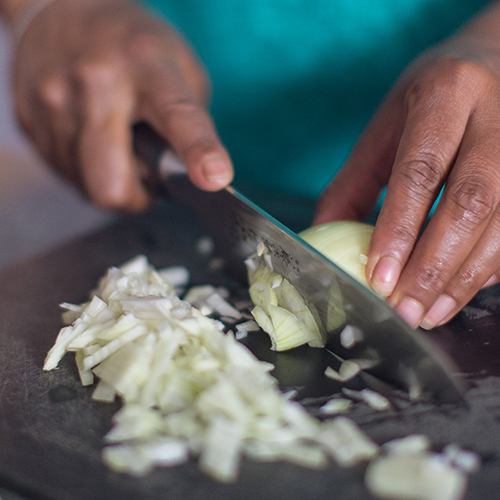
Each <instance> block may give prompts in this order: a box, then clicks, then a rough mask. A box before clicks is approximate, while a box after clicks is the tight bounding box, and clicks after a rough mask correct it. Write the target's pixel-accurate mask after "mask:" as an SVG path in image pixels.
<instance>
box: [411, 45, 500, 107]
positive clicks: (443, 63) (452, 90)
mask: <svg viewBox="0 0 500 500" xmlns="http://www.w3.org/2000/svg"><path fill="white" fill-rule="evenodd" d="M495 81H496V79H495V77H494V75H493V74H492V73H491V71H490V70H489V69H488V68H487V67H485V66H483V65H481V64H478V63H476V62H473V61H468V60H464V59H461V58H459V57H457V56H453V55H450V54H448V55H443V56H441V57H439V58H437V59H436V60H435V61H434V63H433V65H432V66H431V68H430V69H429V70H428V71H426V72H424V73H422V74H421V76H420V77H419V78H417V79H416V80H415V81H414V82H413V83H412V84H411V85H410V87H409V88H408V90H407V93H406V104H407V106H408V107H413V106H415V105H417V104H418V103H421V102H430V103H431V104H432V103H436V102H443V101H445V102H455V101H456V100H457V99H459V98H461V99H463V98H464V97H465V98H471V97H472V96H473V95H475V94H477V90H478V88H482V87H484V86H485V85H490V84H491V83H493V82H495Z"/></svg>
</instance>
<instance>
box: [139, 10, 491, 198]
mask: <svg viewBox="0 0 500 500" xmlns="http://www.w3.org/2000/svg"><path fill="white" fill-rule="evenodd" d="M143 3H146V4H147V5H148V6H149V7H150V8H151V9H153V11H155V12H156V13H158V14H159V15H160V16H163V17H164V18H165V19H168V20H169V21H171V22H172V23H173V24H174V25H176V26H177V27H178V28H179V30H180V31H181V32H182V33H184V35H185V36H186V38H187V39H188V40H189V41H190V43H191V45H192V46H193V47H194V48H195V50H196V52H197V53H198V54H199V56H200V57H201V59H202V61H203V63H204V64H205V66H206V68H207V69H208V73H209V75H210V78H211V81H212V85H213V102H212V107H211V112H212V115H213V117H214V120H215V123H216V126H217V128H218V130H219V133H220V135H221V137H222V140H223V142H224V143H225V145H226V147H227V148H228V150H229V152H230V154H231V156H232V158H233V161H234V164H235V169H236V178H235V184H236V185H237V186H238V187H240V188H241V189H243V190H245V189H249V188H260V189H267V190H270V191H273V192H287V193H293V194H298V195H303V196H306V197H309V198H316V197H317V196H318V195H319V193H320V192H321V190H322V189H323V188H324V187H325V186H326V184H327V183H328V182H329V181H330V179H331V178H332V177H333V176H334V175H335V173H336V172H337V171H338V170H339V168H340V167H341V166H342V164H343V162H344V161H345V159H346V157H347V156H348V154H349V151H350V149H351V148H352V146H353V145H354V143H355V141H356V139H357V138H358V137H359V135H360V133H361V132H362V131H363V128H364V127H365V125H366V124H367V122H368V120H369V119H370V117H371V116H372V114H373V113H374V111H375V110H376V108H377V106H378V105H379V104H380V102H381V101H382V99H383V97H384V95H385V94H386V93H387V92H388V90H389V89H390V87H391V86H392V85H393V84H394V82H395V80H396V79H397V77H398V76H399V75H400V73H401V72H402V71H403V70H404V68H405V67H406V66H407V65H408V64H409V63H410V62H411V60H412V59H413V58H415V57H416V56H417V55H418V54H419V53H420V52H421V51H422V50H424V49H426V48H428V47H430V46H431V45H433V44H435V43H436V42H438V41H439V40H442V39H443V38H445V37H447V36H449V35H450V34H451V33H453V31H455V30H456V29H458V28H459V27H460V26H461V25H462V24H463V23H464V22H465V21H466V20H468V19H469V18H471V17H472V16H473V15H474V14H476V13H477V12H478V11H479V10H480V8H481V7H483V6H484V5H486V4H487V3H489V2H488V1H487V0H143Z"/></svg>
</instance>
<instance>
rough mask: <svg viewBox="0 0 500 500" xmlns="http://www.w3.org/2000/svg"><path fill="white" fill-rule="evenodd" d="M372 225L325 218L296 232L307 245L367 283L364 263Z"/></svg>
mask: <svg viewBox="0 0 500 500" xmlns="http://www.w3.org/2000/svg"><path fill="white" fill-rule="evenodd" d="M373 229H374V227H373V226H371V225H370V224H364V223H362V222H356V221H338V222H327V223H326V224H322V225H320V226H313V227H310V228H309V229H306V230H305V231H302V232H301V233H299V236H300V237H301V238H302V239H303V240H305V241H306V242H307V243H309V245H311V246H312V247H313V248H315V249H316V250H317V251H318V252H321V253H322V254H323V255H324V256H325V257H327V258H328V259H330V260H331V261H332V262H334V263H335V264H336V265H337V266H339V267H340V268H341V269H343V270H344V271H345V272H346V273H348V274H350V275H351V276H352V277H353V278H355V279H356V280H358V281H359V282H360V283H362V284H363V285H365V286H366V287H369V285H368V281H367V280H366V274H365V264H364V262H363V261H364V260H366V256H367V255H368V249H369V246H370V239H371V236H372V233H373Z"/></svg>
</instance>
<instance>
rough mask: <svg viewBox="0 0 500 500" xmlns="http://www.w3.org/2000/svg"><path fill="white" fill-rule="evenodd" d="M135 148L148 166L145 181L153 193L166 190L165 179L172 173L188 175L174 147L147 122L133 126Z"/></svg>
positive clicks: (138, 155) (136, 152)
mask: <svg viewBox="0 0 500 500" xmlns="http://www.w3.org/2000/svg"><path fill="white" fill-rule="evenodd" d="M132 137H133V148H134V152H135V154H136V155H137V157H138V158H139V159H140V160H141V161H142V162H143V164H144V165H145V166H146V167H147V172H146V175H145V176H144V179H143V182H144V184H145V185H146V187H147V188H148V189H149V191H150V192H151V193H153V194H159V193H161V192H163V191H164V189H163V188H164V186H165V180H166V179H167V178H168V177H170V176H172V175H180V174H182V175H186V174H187V170H186V167H185V166H184V164H183V163H182V162H181V160H180V159H179V157H178V156H177V155H176V154H175V153H174V151H173V150H172V147H171V146H170V144H169V143H168V141H166V140H165V139H164V138H163V137H162V136H161V135H160V134H158V133H157V132H156V130H154V129H153V128H152V127H151V126H150V125H148V124H147V123H146V122H139V123H136V124H135V125H134V126H133V128H132Z"/></svg>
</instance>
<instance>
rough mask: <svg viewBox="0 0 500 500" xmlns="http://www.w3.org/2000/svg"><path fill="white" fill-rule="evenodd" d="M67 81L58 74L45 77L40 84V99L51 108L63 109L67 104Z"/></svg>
mask: <svg viewBox="0 0 500 500" xmlns="http://www.w3.org/2000/svg"><path fill="white" fill-rule="evenodd" d="M66 91H67V87H66V82H65V81H64V80H63V79H62V78H61V77H60V76H58V75H50V76H46V77H45V78H43V79H42V80H41V82H40V84H39V88H38V93H39V97H40V100H41V101H42V102H43V103H44V104H45V105H46V106H48V107H49V108H52V109H58V110H60V109H63V108H64V106H65V104H66Z"/></svg>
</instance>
